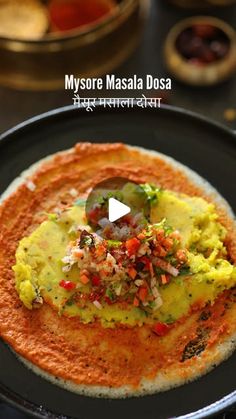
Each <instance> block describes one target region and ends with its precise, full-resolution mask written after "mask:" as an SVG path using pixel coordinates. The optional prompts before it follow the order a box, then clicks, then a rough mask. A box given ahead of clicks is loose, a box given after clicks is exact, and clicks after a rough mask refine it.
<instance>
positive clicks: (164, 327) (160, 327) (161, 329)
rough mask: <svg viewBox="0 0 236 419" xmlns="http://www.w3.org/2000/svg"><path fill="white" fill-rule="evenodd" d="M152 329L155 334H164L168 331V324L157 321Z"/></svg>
mask: <svg viewBox="0 0 236 419" xmlns="http://www.w3.org/2000/svg"><path fill="white" fill-rule="evenodd" d="M152 330H153V332H154V333H156V335H157V336H164V335H166V334H167V333H168V331H169V326H168V324H166V323H161V322H158V323H156V324H155V325H154V327H153V329H152Z"/></svg>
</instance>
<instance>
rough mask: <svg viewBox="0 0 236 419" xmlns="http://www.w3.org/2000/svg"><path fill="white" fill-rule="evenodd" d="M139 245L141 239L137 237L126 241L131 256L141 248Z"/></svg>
mask: <svg viewBox="0 0 236 419" xmlns="http://www.w3.org/2000/svg"><path fill="white" fill-rule="evenodd" d="M139 246H140V241H139V240H138V239H137V238H136V237H134V238H132V239H129V240H127V241H126V242H125V247H126V249H127V251H128V255H129V256H132V255H135V254H136V253H137V251H138V249H139Z"/></svg>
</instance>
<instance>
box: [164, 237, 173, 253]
mask: <svg viewBox="0 0 236 419" xmlns="http://www.w3.org/2000/svg"><path fill="white" fill-rule="evenodd" d="M162 244H163V246H164V248H165V249H166V250H167V251H168V250H170V249H171V248H172V247H173V244H174V242H173V240H172V239H171V238H170V237H166V238H165V239H164V240H163V242H162Z"/></svg>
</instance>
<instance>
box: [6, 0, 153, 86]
mask: <svg viewBox="0 0 236 419" xmlns="http://www.w3.org/2000/svg"><path fill="white" fill-rule="evenodd" d="M148 5H149V1H148V0H120V1H119V2H118V4H117V6H116V7H115V8H114V11H113V12H112V13H111V14H109V15H107V17H104V18H103V19H101V20H100V21H98V22H97V23H93V24H90V25H86V26H84V27H81V29H80V28H79V29H76V30H73V31H70V32H69V33H68V34H67V35H65V33H64V34H63V35H56V34H55V35H50V36H47V37H45V38H43V39H42V40H37V41H35V40H18V39H10V38H8V39H7V38H0V55H1V66H0V84H2V85H5V86H8V87H13V88H17V89H30V90H53V89H59V88H63V86H64V77H65V74H74V75H75V77H97V76H101V75H103V74H105V73H108V72H110V71H112V70H113V69H114V68H115V67H116V66H118V65H120V64H121V63H122V62H123V61H124V60H125V59H126V58H127V57H128V56H129V54H130V53H131V52H132V51H133V50H134V48H135V46H136V45H137V42H138V39H139V35H140V32H141V29H142V27H143V23H144V20H145V17H146V14H147V10H148Z"/></svg>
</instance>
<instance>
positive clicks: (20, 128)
mask: <svg viewBox="0 0 236 419" xmlns="http://www.w3.org/2000/svg"><path fill="white" fill-rule="evenodd" d="M95 111H97V112H98V114H99V115H101V114H102V115H103V114H104V113H105V114H107V113H108V112H110V114H111V117H113V116H114V115H116V113H117V111H116V110H113V109H112V110H111V109H110V110H109V111H107V110H106V109H104V108H103V107H100V106H99V105H98V103H97V104H96V110H95ZM134 111H135V112H137V111H138V112H139V111H140V118H141V109H138V108H137V107H136V106H135V107H134V109H126V108H124V109H119V110H118V112H119V113H123V112H128V113H130V112H134ZM154 111H155V110H151V109H149V110H142V112H144V114H145V112H149V113H150V112H154ZM156 112H160V115H161V113H163V114H166V113H167V114H168V115H169V116H170V118H171V117H177V118H178V116H179V117H180V118H182V119H186V120H189V121H190V123H192V124H200V125H203V126H205V127H209V128H212V129H213V130H215V131H217V132H218V133H220V134H221V135H222V139H224V141H225V142H226V143H227V142H228V143H229V144H230V147H232V149H233V148H235V147H236V136H235V135H234V133H233V131H231V130H230V129H228V128H226V127H224V126H222V125H220V124H218V123H216V122H213V121H211V120H209V119H208V118H206V117H203V116H200V115H197V114H194V113H192V112H189V111H186V110H184V109H179V108H173V107H170V106H162V107H161V109H159V110H156ZM76 113H78V117H79V118H80V116H81V117H82V116H85V115H86V118H88V112H86V110H85V109H82V108H80V109H77V108H75V107H74V106H73V105H72V106H66V107H63V108H59V109H55V110H53V111H49V112H46V113H44V114H42V115H39V116H36V117H33V118H31V119H29V120H28V121H25V122H23V123H21V124H19V125H17V126H16V127H14V128H12V129H10V130H8V131H6V132H5V133H3V134H1V135H0V150H2V149H3V148H4V147H5V146H6V147H8V146H9V145H10V144H11V142H12V141H13V140H14V139H17V137H18V136H19V135H24V133H27V132H30V131H31V130H33V131H34V130H35V129H36V130H37V127H38V126H40V125H41V124H43V123H45V122H46V123H47V124H49V125H51V124H53V123H56V122H57V120H58V119H60V120H63V121H64V120H66V118H67V117H68V116H69V115H72V114H73V115H74V114H76ZM170 129H171V127H170ZM32 141H33V139H32ZM2 347H5V348H6V350H7V351H9V352H11V354H12V351H10V349H8V346H7V345H6V344H5V343H2ZM234 356H235V355H234ZM17 362H19V361H17ZM226 362H227V361H226ZM223 364H224V363H223ZM221 367H222V364H221ZM23 368H25V367H23ZM217 368H219V367H217ZM217 368H216V369H217ZM27 371H28V369H27ZM31 374H33V373H31ZM41 380H42V379H41ZM201 380H203V381H204V376H203V377H202V378H201ZM195 382H196V381H195ZM50 385H52V384H50ZM190 385H191V384H187V386H190ZM54 387H57V386H54ZM180 388H183V387H179V389H180ZM63 391H65V390H63ZM170 391H172V390H170ZM165 393H166V394H168V392H165ZM0 397H1V399H2V400H3V401H5V402H7V403H9V404H10V405H12V406H14V407H16V408H18V409H20V410H22V411H23V412H25V413H26V414H29V415H31V416H33V417H36V418H43V419H45V418H48V419H59V418H60V419H65V418H69V416H63V415H60V414H56V413H53V412H52V411H48V410H47V409H45V408H44V407H43V406H41V405H40V404H38V405H36V404H35V403H32V402H30V401H29V400H30V397H29V398H28V399H27V400H26V399H23V398H22V397H21V396H19V395H18V394H17V392H15V391H13V390H12V389H10V388H9V387H6V386H5V385H4V384H3V383H1V377H0ZM78 397H79V398H81V397H82V396H78ZM154 397H155V396H144V397H143V399H145V398H152V399H153V398H154ZM196 397H197V394H196ZM89 400H95V399H91V398H89ZM126 400H127V403H129V400H131V399H126ZM136 400H139V401H140V400H142V398H139V399H136ZM107 403H112V401H107ZM151 403H152V401H151ZM235 403H236V391H235V390H234V391H232V392H230V393H228V394H226V395H225V396H224V397H222V398H220V399H219V400H217V401H215V402H214V403H210V404H209V405H207V406H205V407H202V408H201V409H198V410H195V409H194V410H195V411H193V412H192V413H188V414H184V415H180V416H178V419H202V418H206V417H207V418H208V417H211V416H213V415H215V414H217V413H221V412H223V411H224V410H226V409H228V408H230V407H232V406H233V405H234V404H235ZM115 408H116V406H115ZM56 410H57V409H56V406H55V411H56ZM79 410H80V409H79V401H78V414H79V416H78V417H81V418H82V417H83V418H84V417H85V416H84V415H81V416H80V413H79ZM157 412H158V410H157ZM98 414H99V412H98ZM101 415H102V412H101ZM129 416H130V415H129ZM70 417H71V416H70ZM172 417H173V416H172ZM176 418H177V417H176Z"/></svg>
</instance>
